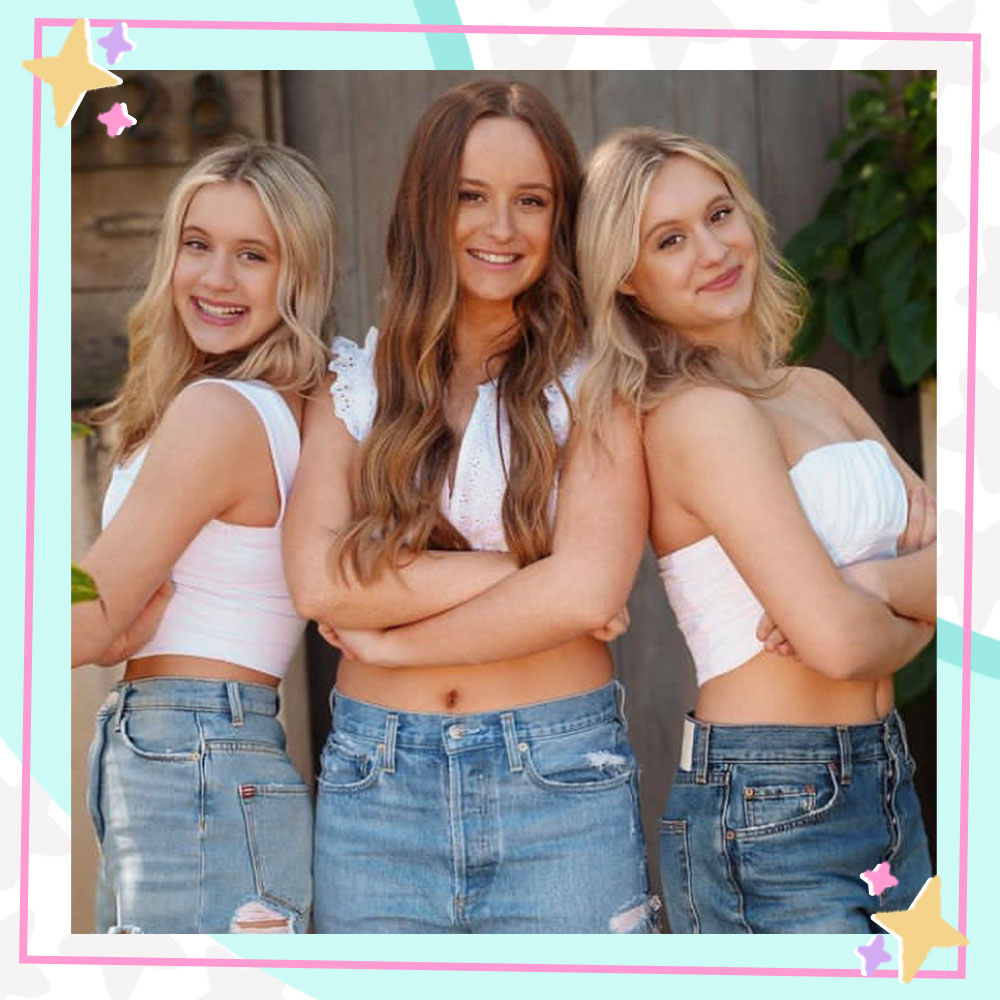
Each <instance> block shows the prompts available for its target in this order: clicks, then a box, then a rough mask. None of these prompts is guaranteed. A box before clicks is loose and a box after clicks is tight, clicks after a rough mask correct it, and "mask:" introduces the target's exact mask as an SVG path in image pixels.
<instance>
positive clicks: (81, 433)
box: [72, 420, 94, 438]
mask: <svg viewBox="0 0 1000 1000" xmlns="http://www.w3.org/2000/svg"><path fill="white" fill-rule="evenodd" d="M72 430H73V437H74V438H82V437H87V436H88V435H90V434H93V433H94V428H93V427H89V426H88V425H87V424H81V423H80V422H79V421H76V420H74V421H72Z"/></svg>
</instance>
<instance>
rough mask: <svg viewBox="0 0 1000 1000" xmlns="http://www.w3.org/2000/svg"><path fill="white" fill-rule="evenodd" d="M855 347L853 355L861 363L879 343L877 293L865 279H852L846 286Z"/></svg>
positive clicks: (880, 337) (880, 334) (880, 336)
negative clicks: (852, 316) (851, 315)
mask: <svg viewBox="0 0 1000 1000" xmlns="http://www.w3.org/2000/svg"><path fill="white" fill-rule="evenodd" d="M848 295H849V296H850V300H851V311H852V312H853V314H854V332H855V337H856V342H857V347H856V350H855V351H854V353H855V354H856V356H857V357H859V358H861V360H862V361H863V360H864V359H865V358H867V357H869V355H870V354H871V353H872V351H874V350H875V348H876V347H878V345H879V344H880V343H881V341H882V337H883V330H882V319H881V317H880V316H879V311H878V292H876V291H875V289H874V287H873V286H872V285H871V283H870V282H868V281H866V280H865V278H863V277H860V276H856V277H852V278H851V280H850V283H849V285H848Z"/></svg>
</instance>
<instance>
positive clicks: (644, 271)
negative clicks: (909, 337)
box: [578, 128, 936, 933]
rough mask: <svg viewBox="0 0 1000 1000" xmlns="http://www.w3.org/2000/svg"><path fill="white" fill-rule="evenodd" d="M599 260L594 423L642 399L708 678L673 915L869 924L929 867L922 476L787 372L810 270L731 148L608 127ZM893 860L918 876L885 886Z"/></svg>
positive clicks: (658, 505)
mask: <svg viewBox="0 0 1000 1000" xmlns="http://www.w3.org/2000/svg"><path fill="white" fill-rule="evenodd" d="M578 260H579V266H580V272H581V280H582V284H583V288H584V293H585V297H586V302H587V306H588V309H589V313H590V338H591V343H592V347H593V357H592V363H591V367H590V368H589V369H588V372H587V374H586V375H585V376H584V382H583V386H582V388H581V393H582V404H581V409H582V420H583V422H584V425H585V426H586V427H588V428H593V429H595V430H599V429H600V427H601V424H602V417H603V414H604V413H605V412H606V411H607V408H608V407H609V405H610V402H611V400H612V399H613V398H618V399H620V400H624V401H625V402H626V403H628V404H629V405H630V406H631V407H633V408H634V409H635V410H636V411H640V412H642V413H643V414H644V426H645V432H644V437H645V451H646V464H647V469H648V474H649V482H650V497H651V502H652V510H651V527H650V532H651V540H652V543H653V547H654V549H655V551H656V553H657V554H658V555H659V557H660V571H661V575H662V578H663V581H664V584H665V586H666V590H667V595H668V597H669V599H670V602H671V604H672V606H673V609H674V611H675V613H676V615H677V619H678V624H679V625H680V628H681V630H682V632H683V633H684V635H685V637H686V639H687V642H688V645H689V647H690V650H691V653H692V656H693V659H694V661H695V666H696V669H697V673H698V683H699V692H698V700H697V704H696V706H695V710H694V713H693V714H692V715H690V716H689V717H688V718H687V720H686V724H685V728H684V734H683V744H682V748H681V761H680V766H679V769H678V772H677V775H676V778H675V781H674V785H673V790H672V792H671V795H670V800H669V802H668V804H667V809H666V814H665V817H664V819H663V823H662V831H661V862H662V864H661V869H662V876H663V883H664V890H665V900H666V904H667V910H668V915H669V919H670V925H671V928H672V929H673V931H675V932H687V933H693V932H699V931H700V932H705V933H726V932H734V933H740V932H752V933H760V932H769V931H770V932H797V931H814V932H830V933H837V932H859V933H863V932H866V931H868V930H869V929H870V927H871V925H870V922H869V919H868V918H869V915H870V914H871V913H873V912H874V911H876V910H878V909H903V908H905V907H906V906H908V905H909V903H910V902H911V901H912V899H913V897H914V896H915V895H916V893H917V892H918V891H919V889H920V888H921V887H922V885H923V882H924V880H925V878H927V877H928V876H929V875H930V867H929V859H928V853H927V843H926V838H925V835H924V830H923V826H922V822H921V817H920V808H919V803H918V802H917V799H916V795H915V793H914V790H913V782H912V776H913V766H914V765H913V760H912V758H911V756H910V754H909V751H908V748H907V744H906V735H905V731H904V728H903V724H902V721H901V720H900V719H899V717H898V715H897V713H896V712H895V710H894V709H893V708H892V674H893V673H894V672H895V671H896V670H898V669H899V668H900V667H901V666H903V665H904V664H906V663H907V662H908V661H909V660H911V659H912V658H913V656H915V655H916V653H917V652H919V650H920V649H921V648H922V647H923V646H924V645H926V643H927V642H928V641H929V640H930V638H931V636H932V635H933V631H934V629H933V625H932V624H930V623H931V622H933V620H934V617H935V609H934V561H935V558H936V556H935V553H934V548H933V546H930V547H926V543H927V542H929V541H930V540H931V538H932V534H931V533H929V532H928V533H925V535H924V538H923V542H924V543H925V547H923V548H922V549H921V550H920V551H917V552H915V553H914V554H911V555H906V556H904V557H902V558H898V559H892V558H887V557H892V556H895V555H896V554H897V537H898V536H900V535H901V533H902V532H903V531H904V528H905V527H906V525H907V495H908V491H909V492H910V493H911V494H912V495H913V496H915V497H916V498H917V501H918V503H919V502H922V498H923V496H924V488H923V486H922V484H921V483H920V480H919V479H918V477H917V476H916V475H915V473H914V472H913V471H912V470H911V469H910V468H909V467H908V466H907V465H906V464H905V463H904V462H903V461H902V459H901V458H900V457H899V455H898V454H897V453H896V452H895V451H894V450H893V449H892V447H891V446H890V445H889V443H888V441H887V440H886V439H885V436H884V435H883V434H882V432H881V431H880V430H879V428H878V427H877V426H876V425H875V423H874V421H873V420H872V419H871V417H869V416H868V414H867V413H865V411H864V410H863V409H862V407H861V406H860V405H859V404H858V403H857V402H856V401H855V400H854V399H853V398H852V397H851V395H850V394H849V393H848V392H847V391H846V390H845V389H844V388H843V386H841V385H840V384H839V383H838V382H837V381H836V380H834V379H833V378H831V377H830V376H829V375H826V374H824V373H822V372H819V371H815V370H811V369H807V368H789V367H786V366H784V364H783V363H782V358H783V357H784V356H785V353H786V351H787V348H788V345H789V343H790V341H791V338H792V337H793V335H794V334H795V332H796V330H797V328H798V325H799V322H800V319H801V316H802V308H803V299H802V294H801V290H800V285H799V283H798V282H797V280H796V279H795V278H794V276H793V275H792V274H791V272H790V271H789V270H788V268H787V267H786V266H785V265H784V263H783V262H782V260H781V258H780V257H779V255H778V254H777V252H776V250H775V248H774V245H773V243H772V241H771V236H770V232H769V227H768V225H767V222H766V219H765V217H764V214H763V212H762V210H761V209H760V206H759V205H758V204H757V202H756V201H755V200H754V198H753V196H752V195H751V194H750V192H749V190H748V188H747V186H746V183H745V181H744V180H743V178H742V176H741V174H740V173H739V171H738V169H737V168H736V167H735V166H734V165H733V164H732V163H731V162H730V161H729V160H728V159H727V158H726V157H725V156H724V155H723V154H722V153H720V152H719V151H718V150H716V149H713V148H712V147H710V146H708V145H707V144H705V143H702V142H699V141H697V140H695V139H692V138H689V137H686V136H677V135H672V134H669V133H666V132H662V131H659V130H656V129H645V128H636V129H627V130H624V131H622V132H620V133H616V134H615V135H614V136H612V137H611V138H610V139H608V140H607V141H606V142H604V143H603V144H602V145H601V146H600V147H599V148H598V149H597V151H596V152H595V153H594V154H593V157H592V159H591V161H590V164H589V168H588V171H587V175H586V183H585V190H584V194H583V197H582V201H581V212H580V223H579V238H578ZM919 530H920V529H919V528H918V529H917V531H918V533H919ZM849 564H856V565H849ZM838 566H844V567H846V568H845V569H844V570H842V571H841V572H838V569H837V567H838ZM862 588H866V589H862ZM866 590H868V591H873V592H875V593H878V594H879V595H880V596H881V597H882V598H883V599H884V600H885V601H886V602H887V603H883V600H880V599H878V598H876V597H875V596H873V593H869V592H866ZM762 616H763V621H762ZM772 629H773V631H772ZM782 654H784V655H782ZM790 654H794V655H790ZM880 862H888V863H889V864H891V868H892V873H893V875H894V876H895V877H896V878H897V879H898V884H897V885H895V886H894V887H892V888H890V889H888V890H887V891H886V892H884V893H883V894H882V896H881V897H872V896H870V895H869V893H868V886H867V885H866V883H865V882H863V881H862V880H861V879H860V878H859V873H861V872H864V871H866V870H868V869H871V868H874V867H875V866H876V865H877V864H878V863H880Z"/></svg>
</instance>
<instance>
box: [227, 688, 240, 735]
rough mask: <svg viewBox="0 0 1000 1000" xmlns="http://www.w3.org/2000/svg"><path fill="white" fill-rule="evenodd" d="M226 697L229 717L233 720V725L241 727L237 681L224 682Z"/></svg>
mask: <svg viewBox="0 0 1000 1000" xmlns="http://www.w3.org/2000/svg"><path fill="white" fill-rule="evenodd" d="M226 697H228V698H229V717H230V718H231V719H232V720H233V725H234V726H242V725H243V702H242V700H241V699H240V685H239V682H238V681H226Z"/></svg>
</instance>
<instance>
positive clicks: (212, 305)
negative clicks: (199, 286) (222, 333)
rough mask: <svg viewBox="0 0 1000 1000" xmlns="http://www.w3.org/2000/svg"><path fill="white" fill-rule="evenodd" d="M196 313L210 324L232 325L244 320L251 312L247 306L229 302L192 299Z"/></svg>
mask: <svg viewBox="0 0 1000 1000" xmlns="http://www.w3.org/2000/svg"><path fill="white" fill-rule="evenodd" d="M191 304H192V305H193V306H194V310H195V312H196V313H197V314H198V315H199V316H200V317H202V319H205V320H207V321H208V322H210V323H219V324H223V325H227V326H228V325H231V324H233V323H236V322H238V321H239V320H240V319H242V318H243V317H244V316H245V315H246V314H247V312H248V311H249V310H248V309H247V307H246V306H240V305H235V304H234V303H228V302H211V301H209V300H208V299H202V298H198V297H197V296H192V297H191Z"/></svg>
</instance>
